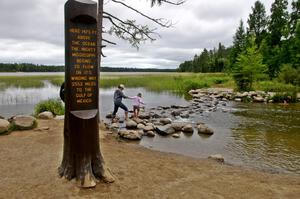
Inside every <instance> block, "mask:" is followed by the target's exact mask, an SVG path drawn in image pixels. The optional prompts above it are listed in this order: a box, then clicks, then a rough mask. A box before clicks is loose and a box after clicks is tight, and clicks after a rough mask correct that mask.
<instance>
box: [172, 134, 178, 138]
mask: <svg viewBox="0 0 300 199" xmlns="http://www.w3.org/2000/svg"><path fill="white" fill-rule="evenodd" d="M172 137H173V138H180V135H179V134H178V133H174V134H173V135H172Z"/></svg>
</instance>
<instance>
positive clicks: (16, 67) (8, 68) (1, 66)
mask: <svg viewBox="0 0 300 199" xmlns="http://www.w3.org/2000/svg"><path fill="white" fill-rule="evenodd" d="M64 71H65V67H64V66H49V65H35V64H28V63H20V64H17V63H14V64H7V63H0V72H64ZM100 71H101V72H176V70H175V69H158V68H121V67H119V68H112V67H101V68H100Z"/></svg>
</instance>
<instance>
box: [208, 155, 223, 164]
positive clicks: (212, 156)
mask: <svg viewBox="0 0 300 199" xmlns="http://www.w3.org/2000/svg"><path fill="white" fill-rule="evenodd" d="M208 158H209V159H212V160H216V161H217V162H220V163H224V161H225V160H224V157H223V156H222V155H221V154H216V155H210V156H209V157H208Z"/></svg>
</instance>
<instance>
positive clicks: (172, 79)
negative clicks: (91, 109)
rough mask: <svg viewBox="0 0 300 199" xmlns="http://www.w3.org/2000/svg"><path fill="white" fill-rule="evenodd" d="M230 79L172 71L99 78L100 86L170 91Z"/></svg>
mask: <svg viewBox="0 0 300 199" xmlns="http://www.w3.org/2000/svg"><path fill="white" fill-rule="evenodd" d="M229 81H231V77H229V76H227V75H226V74H222V73H217V74H210V73H207V74H203V73H201V74H193V73H183V74H182V73H173V74H172V75H168V74H152V75H139V76H118V77H114V78H102V79H100V87H101V88H111V87H116V86H117V85H119V84H124V85H125V86H126V87H129V88H133V87H144V88H146V89H148V90H151V91H156V92H161V91H171V92H181V93H184V92H187V91H189V90H191V89H198V88H206V87H211V86H220V87H222V85H223V84H225V83H227V82H229Z"/></svg>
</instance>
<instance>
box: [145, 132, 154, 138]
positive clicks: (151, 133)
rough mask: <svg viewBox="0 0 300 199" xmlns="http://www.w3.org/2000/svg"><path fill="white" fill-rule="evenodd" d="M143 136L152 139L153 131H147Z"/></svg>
mask: <svg viewBox="0 0 300 199" xmlns="http://www.w3.org/2000/svg"><path fill="white" fill-rule="evenodd" d="M145 135H146V136H148V137H154V136H155V133H154V132H153V131H147V132H145Z"/></svg>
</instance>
